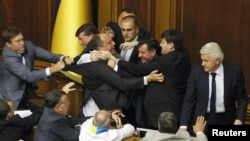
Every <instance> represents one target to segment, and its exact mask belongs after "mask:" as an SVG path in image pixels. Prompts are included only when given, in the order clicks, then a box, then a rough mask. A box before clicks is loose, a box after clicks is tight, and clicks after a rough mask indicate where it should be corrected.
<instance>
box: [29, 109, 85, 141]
mask: <svg viewBox="0 0 250 141" xmlns="http://www.w3.org/2000/svg"><path fill="white" fill-rule="evenodd" d="M86 119H87V118H86V117H79V118H76V119H75V118H73V117H69V116H63V115H61V114H60V113H58V112H56V111H54V110H53V109H51V108H47V107H44V111H43V114H42V117H41V119H40V121H39V122H38V125H37V129H36V131H35V135H34V141H78V140H79V135H80V130H79V129H78V128H75V125H78V124H82V123H83V122H84V121H85V120H86Z"/></svg>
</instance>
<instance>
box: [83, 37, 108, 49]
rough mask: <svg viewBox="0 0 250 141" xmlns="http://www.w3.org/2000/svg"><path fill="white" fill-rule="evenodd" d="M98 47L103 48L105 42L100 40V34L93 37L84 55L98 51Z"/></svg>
mask: <svg viewBox="0 0 250 141" xmlns="http://www.w3.org/2000/svg"><path fill="white" fill-rule="evenodd" d="M104 34H105V33H104ZM98 46H103V41H102V40H101V38H100V34H96V35H94V36H93V37H92V39H91V40H90V41H89V43H88V44H87V46H86V48H85V49H84V53H89V52H90V51H92V50H97V47H98Z"/></svg>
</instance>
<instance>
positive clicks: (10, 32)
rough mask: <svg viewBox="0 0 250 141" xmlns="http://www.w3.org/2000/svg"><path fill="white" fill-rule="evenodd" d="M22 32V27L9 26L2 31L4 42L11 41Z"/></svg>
mask: <svg viewBox="0 0 250 141" xmlns="http://www.w3.org/2000/svg"><path fill="white" fill-rule="evenodd" d="M20 33H22V30H21V29H19V28H17V27H14V26H9V27H8V28H6V29H4V30H3V33H2V40H3V43H4V44H5V43H7V42H9V43H11V39H12V38H14V37H16V36H17V35H19V34H20Z"/></svg>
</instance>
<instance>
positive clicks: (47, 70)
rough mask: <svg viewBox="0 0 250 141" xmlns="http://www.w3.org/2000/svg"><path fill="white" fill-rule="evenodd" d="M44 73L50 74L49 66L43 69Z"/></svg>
mask: <svg viewBox="0 0 250 141" xmlns="http://www.w3.org/2000/svg"><path fill="white" fill-rule="evenodd" d="M45 73H46V75H47V76H50V75H51V73H50V71H49V68H46V69H45Z"/></svg>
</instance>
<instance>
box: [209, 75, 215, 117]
mask: <svg viewBox="0 0 250 141" xmlns="http://www.w3.org/2000/svg"><path fill="white" fill-rule="evenodd" d="M211 75H212V93H211V99H210V115H211V118H212V119H213V118H214V117H215V114H216V107H215V103H216V82H215V76H216V73H214V72H213V73H211Z"/></svg>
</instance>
